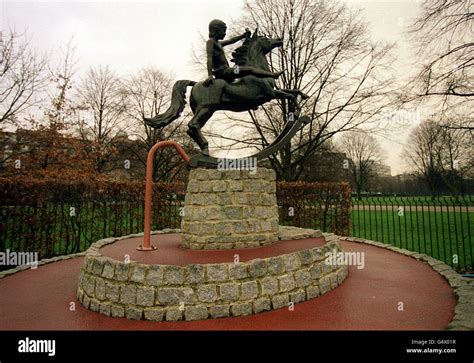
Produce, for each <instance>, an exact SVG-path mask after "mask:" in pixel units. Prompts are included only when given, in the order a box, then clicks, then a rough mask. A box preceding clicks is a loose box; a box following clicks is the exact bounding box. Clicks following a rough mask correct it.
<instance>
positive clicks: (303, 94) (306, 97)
mask: <svg viewBox="0 0 474 363" xmlns="http://www.w3.org/2000/svg"><path fill="white" fill-rule="evenodd" d="M308 98H309V96H308V95H307V94H306V93H301V99H303V100H307V99H308Z"/></svg>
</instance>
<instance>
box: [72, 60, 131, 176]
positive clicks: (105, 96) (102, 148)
mask: <svg viewBox="0 0 474 363" xmlns="http://www.w3.org/2000/svg"><path fill="white" fill-rule="evenodd" d="M78 93H79V99H80V102H81V104H82V109H83V110H84V119H83V120H82V121H81V124H80V127H79V130H80V133H81V135H82V137H83V138H84V139H86V140H90V141H91V142H92V150H93V153H94V155H95V157H96V165H97V167H96V168H97V171H98V172H103V171H105V167H106V163H107V161H108V160H109V159H110V157H111V156H112V155H113V154H114V152H115V148H114V145H113V140H114V138H115V136H116V135H117V134H118V133H120V132H122V133H123V132H124V131H125V130H126V127H125V126H124V123H123V121H124V120H123V116H124V114H125V111H126V106H125V102H124V94H123V92H122V89H121V82H120V80H119V78H118V76H117V75H116V74H115V73H114V72H113V71H112V70H111V69H110V68H109V67H108V66H106V67H102V66H100V67H98V68H90V69H89V71H88V72H87V74H86V76H85V78H83V79H82V81H81V83H80V85H79V88H78Z"/></svg>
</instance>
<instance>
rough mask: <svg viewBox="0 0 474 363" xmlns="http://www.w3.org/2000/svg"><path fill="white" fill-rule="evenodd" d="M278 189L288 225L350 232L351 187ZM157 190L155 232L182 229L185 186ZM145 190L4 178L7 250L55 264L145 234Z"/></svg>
mask: <svg viewBox="0 0 474 363" xmlns="http://www.w3.org/2000/svg"><path fill="white" fill-rule="evenodd" d="M278 185H279V187H278V191H277V196H278V200H279V203H281V205H282V207H281V209H280V217H281V222H282V223H284V224H291V225H295V226H301V227H313V228H314V227H316V228H320V229H322V230H325V231H333V232H337V233H340V234H347V233H348V232H349V209H350V189H349V187H348V186H347V185H346V184H338V183H334V184H331V183H328V184H308V183H293V184H288V183H279V184H278ZM153 188H154V189H153V201H152V221H151V228H152V230H158V229H164V228H179V227H180V224H181V216H182V214H183V204H184V196H185V185H184V184H178V183H174V184H167V183H155V184H154V185H153ZM144 190H145V186H144V183H119V182H108V181H107V182H106V181H102V182H98V181H97V182H90V181H88V182H67V181H58V180H47V181H37V180H34V181H25V180H12V179H3V180H2V179H0V252H1V251H6V250H10V251H21V252H27V251H32V252H33V251H34V252H38V255H39V258H48V257H52V256H57V255H63V254H69V253H75V252H80V251H84V250H86V249H87V248H88V247H89V246H90V245H91V244H92V243H93V242H95V241H97V240H99V239H101V238H106V237H111V236H122V235H127V234H132V233H139V232H143V219H144ZM290 208H291V209H293V213H291V212H290V213H288V211H289V210H290ZM1 268H5V266H3V267H2V266H0V269H1Z"/></svg>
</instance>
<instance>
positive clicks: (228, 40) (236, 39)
mask: <svg viewBox="0 0 474 363" xmlns="http://www.w3.org/2000/svg"><path fill="white" fill-rule="evenodd" d="M244 38H245V34H242V35H237V36H236V37H233V38H229V39H227V40H221V41H220V43H221V45H222V46H223V47H225V46H226V45H229V44H234V43H235V42H238V41H239V40H241V39H244Z"/></svg>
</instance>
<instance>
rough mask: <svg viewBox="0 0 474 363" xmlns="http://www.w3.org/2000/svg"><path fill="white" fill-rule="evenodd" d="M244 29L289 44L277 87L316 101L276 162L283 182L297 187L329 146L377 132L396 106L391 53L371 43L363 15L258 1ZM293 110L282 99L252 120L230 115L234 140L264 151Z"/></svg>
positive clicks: (277, 53)
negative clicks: (354, 132)
mask: <svg viewBox="0 0 474 363" xmlns="http://www.w3.org/2000/svg"><path fill="white" fill-rule="evenodd" d="M240 24H241V26H242V28H244V27H247V28H252V29H255V28H256V27H258V30H259V32H260V33H263V35H266V36H269V37H281V36H283V37H284V44H283V47H282V48H278V50H274V51H273V53H272V54H271V56H270V58H269V64H270V66H271V68H272V70H273V71H281V70H283V71H284V73H283V75H282V76H281V77H280V78H279V80H278V82H277V86H278V88H281V89H300V90H302V91H303V92H305V93H306V94H308V95H309V96H310V97H309V99H307V100H305V101H302V102H301V103H300V106H301V109H302V111H301V114H305V115H308V116H309V117H310V119H311V122H310V123H309V124H308V125H306V126H305V128H304V129H303V130H302V131H301V132H300V133H299V134H297V135H296V136H295V137H294V138H293V141H292V143H291V145H287V146H286V147H284V148H283V149H282V150H280V151H279V152H278V153H277V154H274V155H272V156H271V157H270V162H271V165H272V167H273V168H274V169H275V171H276V173H277V175H278V178H279V179H284V180H297V179H298V178H299V177H300V176H301V174H302V172H303V170H304V168H305V165H307V163H308V161H309V160H310V159H311V158H312V157H313V156H314V155H315V153H316V151H317V150H318V148H320V147H321V145H323V144H324V143H325V142H326V141H327V140H329V139H331V138H332V137H333V136H334V135H336V134H338V133H340V132H343V131H348V130H351V129H354V128H357V127H359V126H361V125H362V124H365V125H366V127H368V126H367V125H368V124H370V123H373V125H375V124H376V122H377V121H378V120H379V118H380V117H379V114H380V112H381V110H382V109H383V108H384V107H389V106H390V102H391V100H390V92H389V89H388V85H390V84H391V81H390V80H389V73H388V72H386V70H387V69H388V68H387V67H388V61H389V59H388V57H389V50H390V47H389V46H386V45H381V44H372V43H371V42H370V40H369V39H368V36H367V30H366V27H365V25H364V24H363V22H362V21H361V15H360V13H359V12H354V11H350V10H348V8H346V7H345V5H343V4H340V3H338V2H327V1H317V0H262V1H258V2H253V1H252V2H246V3H245V6H244V15H243V16H242V20H241V22H240ZM290 111H291V106H290V105H289V104H288V102H287V101H286V100H276V101H274V102H271V103H269V104H266V105H264V106H262V107H260V108H259V110H258V111H250V112H249V115H250V120H249V119H247V118H245V117H240V118H239V117H237V116H236V115H234V114H228V116H229V117H231V118H232V119H233V120H235V121H238V122H239V123H238V127H239V128H241V129H242V128H243V131H241V132H239V131H237V130H236V131H235V132H234V135H232V136H228V137H227V138H228V139H229V140H233V141H235V142H241V143H243V144H245V145H247V146H248V147H253V148H257V149H262V148H264V147H266V146H267V145H269V144H270V143H271V142H272V140H273V139H274V138H275V137H277V135H279V134H280V132H281V131H282V130H283V128H284V125H285V124H286V122H287V121H288V120H289V118H291V117H292V116H291V115H290ZM214 136H219V135H214Z"/></svg>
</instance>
